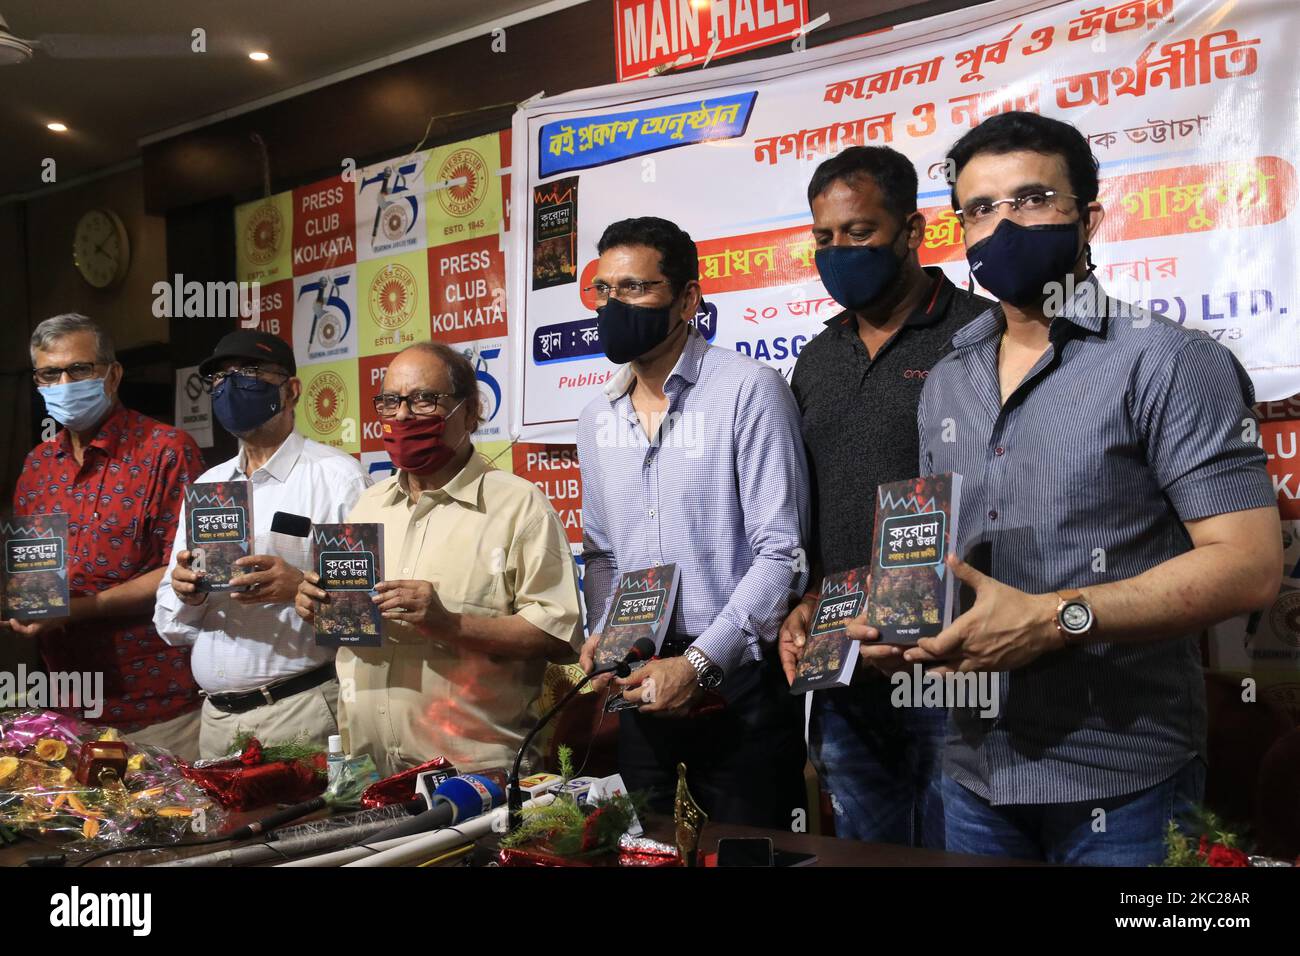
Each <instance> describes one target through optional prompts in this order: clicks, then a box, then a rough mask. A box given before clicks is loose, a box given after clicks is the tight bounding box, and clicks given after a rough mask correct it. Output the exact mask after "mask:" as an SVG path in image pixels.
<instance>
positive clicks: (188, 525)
mask: <svg viewBox="0 0 1300 956" xmlns="http://www.w3.org/2000/svg"><path fill="white" fill-rule="evenodd" d="M252 487H253V486H252V485H250V484H249V483H248V482H246V481H196V482H194V483H193V484H191V485H189V486H187V487H186V489H185V540H186V547H187V548H188V549H189V550H190V551H191V552H192V553H193V558H192V560H191V562H190V568H191V570H194V571H202V572H203V574H202V575H201V576H200V577H199V580H198V590H200V591H209V592H221V591H236V590H242V589H241V588H233V587H231V586H230V579H231V578H233V577H238V576H239V575H240V574H242V573H244V572H243V571H241V570H240V569H239V568H237V567H235V562H236V561H238V560H239V559H240V558H242V557H245V556H247V555H250V554H252V553H253V496H252ZM250 570H251V569H250Z"/></svg>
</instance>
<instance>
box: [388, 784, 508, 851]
mask: <svg viewBox="0 0 1300 956" xmlns="http://www.w3.org/2000/svg"><path fill="white" fill-rule="evenodd" d="M504 777H505V774H504V773H503V772H502V771H500V770H483V771H480V772H479V773H468V774H463V775H461V776H458V777H448V778H447V779H446V780H444V781H442V783H440V784H438V788H437V789H436V790H435V791H434V792H433V795H432V796H431V797H430V798H429V809H427V810H425V811H424V812H423V813H420V814H417V815H416V816H413V817H411V818H410V819H408V820H403V821H401V822H400V823H396V824H394V825H393V826H391V827H388V828H387V829H384V830H380V831H379V832H378V833H375V834H371V835H369V836H367V837H366V842H367V843H371V844H373V843H381V842H383V841H384V840H393V839H396V838H397V837H404V836H411V835H413V834H416V833H426V832H428V831H429V830H441V829H442V828H443V827H451V826H455V825H456V824H457V823H460V822H461V821H463V820H469V819H471V818H472V817H477V816H482V815H483V814H485V813H489V812H491V811H492V810H493V809H495V808H496V807H499V806H501V804H503V803H505V802H506V795H505V791H504V790H502V788H501V782H502V781H503V779H504Z"/></svg>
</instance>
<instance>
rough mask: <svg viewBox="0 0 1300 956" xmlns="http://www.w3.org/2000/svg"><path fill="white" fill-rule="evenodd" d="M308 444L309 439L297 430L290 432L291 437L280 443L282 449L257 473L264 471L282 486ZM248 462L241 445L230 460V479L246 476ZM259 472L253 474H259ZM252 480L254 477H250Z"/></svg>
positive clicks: (278, 449) (277, 450)
mask: <svg viewBox="0 0 1300 956" xmlns="http://www.w3.org/2000/svg"><path fill="white" fill-rule="evenodd" d="M306 444H307V439H305V438H303V437H302V435H301V434H299V432H298V430H297V429H294V430H293V431H291V432H289V437H288V438H286V439H285V440H284V441H282V442H280V447H279V448H277V449H276V450H275V453H274V454H273V455H271V457H270V458H268V459H267V460H266V463H265V464H264V465H262V467H260V468H258V469H257V471H264V472H266V473H267V474H268V475H270V476H271V477H272V478H274V479H275V480H276V481H278V482H280V484H284V483H285V482H286V481H288V480H289V474H290V472H292V471H293V466H294V465H296V464H297V463H298V458H299V457H300V456H301V455H302V450H303V447H304V446H305V445H306ZM247 462H248V458H247V455H246V454H245V451H244V447H243V445H242V444H241V445H240V447H239V454H238V455H236V456H235V457H234V458H232V459H231V460H230V465H231V473H230V477H231V478H232V479H233V478H237V477H239V476H240V475H243V474H244V467H245V465H246V464H247ZM257 471H255V472H253V474H254V475H255V474H257ZM248 477H249V478H252V477H253V475H249V476H248Z"/></svg>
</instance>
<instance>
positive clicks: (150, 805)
mask: <svg viewBox="0 0 1300 956" xmlns="http://www.w3.org/2000/svg"><path fill="white" fill-rule="evenodd" d="M101 740H122V741H123V742H124V743H126V744H127V748H128V749H127V762H126V772H125V773H124V774H123V775H121V776H120V777H113V778H111V779H108V780H107V781H106V783H105V785H103V786H99V785H95V784H94V783H86V784H83V783H80V782H78V780H77V769H78V761H79V759H80V754H81V749H82V745H83V744H85V743H87V742H94V741H101ZM183 767H184V764H183V762H182V761H181V760H180V759H179V758H177V757H175V756H173V755H172V754H171V753H169V752H168V751H165V750H162V749H160V748H157V747H148V746H139V745H135V744H132V743H131V741H130V740H129V739H126V738H122V737H120V736H119V735H118V734H117V732H116V731H114V730H112V729H111V728H105V727H102V726H95V725H92V724H88V723H85V722H83V721H80V720H77V719H76V718H73V717H69V716H67V715H65V714H61V713H58V712H55V711H50V710H35V709H20V710H4V711H0V828H5V829H8V830H11V831H14V832H17V833H23V834H25V835H27V836H31V837H35V838H38V839H40V838H47V839H49V840H51V841H52V842H53V841H57V842H60V843H67V844H70V845H71V846H72V847H73V848H74V849H75V848H78V847H86V848H93V849H105V848H108V847H113V846H134V845H138V844H141V843H177V842H180V841H182V840H185V839H197V838H198V837H201V836H203V835H204V834H205V833H211V832H216V831H217V830H219V829H220V827H221V824H222V815H221V811H220V808H219V807H217V805H216V804H214V803H213V801H212V800H211V799H210V798H209V797H208V796H207V795H206V794H205V793H204V792H203V791H202V790H200V789H199V788H198V787H196V786H195V785H194V784H192V783H190V782H189V781H188V780H186V779H185V777H184V775H183V773H182V768H183Z"/></svg>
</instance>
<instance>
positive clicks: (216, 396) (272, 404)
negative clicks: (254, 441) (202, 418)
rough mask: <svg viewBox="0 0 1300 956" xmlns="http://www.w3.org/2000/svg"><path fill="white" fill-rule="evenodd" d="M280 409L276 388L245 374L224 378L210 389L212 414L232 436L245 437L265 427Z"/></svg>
mask: <svg viewBox="0 0 1300 956" xmlns="http://www.w3.org/2000/svg"><path fill="white" fill-rule="evenodd" d="M283 407H284V406H283V404H282V403H281V401H280V386H279V385H272V384H271V383H270V382H264V381H262V380H261V379H260V378H253V377H251V376H248V375H227V376H226V377H225V379H224V380H223V381H222V383H221V384H220V385H218V386H217V387H216V388H214V389H213V390H212V414H213V415H214V416H215V417H216V419H217V421H218V422H220V423H221V427H222V428H224V429H225V430H226V431H228V432H230V433H231V434H234V435H246V434H248V433H249V432H251V431H253V429H255V428H257V427H258V426H259V425H264V424H266V423H267V422H269V421H270V420H271V419H272V418H273V417H274V416H275V415H276V413H278V412H279V411H280V409H281V408H283Z"/></svg>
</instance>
